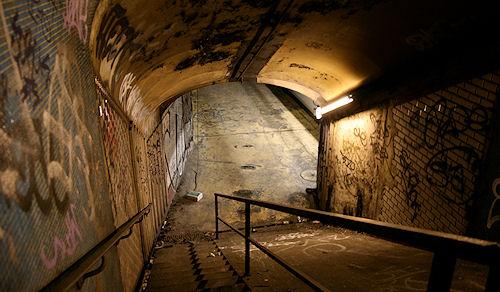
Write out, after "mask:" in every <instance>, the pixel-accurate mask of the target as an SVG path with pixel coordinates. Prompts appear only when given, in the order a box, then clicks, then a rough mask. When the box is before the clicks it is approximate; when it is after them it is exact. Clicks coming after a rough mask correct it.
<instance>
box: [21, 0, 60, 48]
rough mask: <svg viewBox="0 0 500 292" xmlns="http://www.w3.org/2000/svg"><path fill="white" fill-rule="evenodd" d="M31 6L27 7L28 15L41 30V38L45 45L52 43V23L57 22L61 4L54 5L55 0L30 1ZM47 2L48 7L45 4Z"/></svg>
mask: <svg viewBox="0 0 500 292" xmlns="http://www.w3.org/2000/svg"><path fill="white" fill-rule="evenodd" d="M31 2H32V3H31V5H28V13H29V15H30V17H31V19H33V21H34V22H35V24H36V25H37V26H38V27H39V28H40V29H41V31H42V35H43V38H44V39H45V41H46V42H47V43H52V41H53V36H52V29H53V25H54V23H55V22H56V21H57V19H58V17H59V14H58V11H59V7H58V6H60V5H62V3H56V1H55V0H49V1H41V0H31ZM44 2H48V5H43V7H41V5H40V4H45V3H44Z"/></svg>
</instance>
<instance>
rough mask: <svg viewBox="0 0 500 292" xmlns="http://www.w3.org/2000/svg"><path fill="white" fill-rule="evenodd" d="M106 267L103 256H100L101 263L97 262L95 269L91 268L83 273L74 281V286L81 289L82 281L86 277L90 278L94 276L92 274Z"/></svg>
mask: <svg viewBox="0 0 500 292" xmlns="http://www.w3.org/2000/svg"><path fill="white" fill-rule="evenodd" d="M105 267H106V261H105V259H104V256H102V257H101V263H100V264H99V266H98V267H97V268H96V269H95V270H92V271H90V272H88V273H85V274H84V275H83V276H82V277H81V278H80V279H79V280H78V281H77V282H76V287H77V288H78V290H80V289H82V288H83V283H84V282H85V280H86V279H87V278H90V277H94V276H97V275H98V274H100V273H101V272H102V271H104V268H105Z"/></svg>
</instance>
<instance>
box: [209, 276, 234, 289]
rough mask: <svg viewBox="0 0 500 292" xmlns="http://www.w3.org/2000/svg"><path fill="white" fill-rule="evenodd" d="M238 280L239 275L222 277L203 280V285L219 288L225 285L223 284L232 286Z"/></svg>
mask: <svg viewBox="0 0 500 292" xmlns="http://www.w3.org/2000/svg"><path fill="white" fill-rule="evenodd" d="M237 282H238V276H230V277H229V276H228V277H225V278H221V279H214V280H203V281H202V283H203V287H204V288H209V289H212V288H217V287H223V286H232V285H234V284H236V283H237Z"/></svg>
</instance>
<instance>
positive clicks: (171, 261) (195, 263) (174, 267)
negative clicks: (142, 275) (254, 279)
mask: <svg viewBox="0 0 500 292" xmlns="http://www.w3.org/2000/svg"><path fill="white" fill-rule="evenodd" d="M155 257H156V258H155V260H154V264H153V267H152V269H151V275H150V278H149V285H148V287H147V289H146V290H148V291H250V289H249V288H248V286H247V285H246V283H245V282H244V281H243V279H242V278H241V277H240V276H239V275H238V274H237V273H236V271H235V270H234V268H233V267H232V266H231V265H230V264H229V262H228V261H227V259H226V257H225V256H224V255H223V254H222V252H221V250H220V249H219V248H218V247H217V245H216V244H215V243H214V242H213V241H203V242H199V243H189V244H176V245H173V246H171V247H166V248H162V249H159V250H157V251H156V254H155Z"/></svg>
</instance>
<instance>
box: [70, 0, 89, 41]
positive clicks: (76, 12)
mask: <svg viewBox="0 0 500 292" xmlns="http://www.w3.org/2000/svg"><path fill="white" fill-rule="evenodd" d="M88 8H89V2H88V0H66V11H65V13H64V26H65V27H66V28H67V29H69V30H75V31H76V32H77V33H78V37H79V38H80V40H81V41H82V42H83V43H86V42H87V37H88V27H87V11H88Z"/></svg>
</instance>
